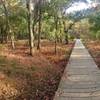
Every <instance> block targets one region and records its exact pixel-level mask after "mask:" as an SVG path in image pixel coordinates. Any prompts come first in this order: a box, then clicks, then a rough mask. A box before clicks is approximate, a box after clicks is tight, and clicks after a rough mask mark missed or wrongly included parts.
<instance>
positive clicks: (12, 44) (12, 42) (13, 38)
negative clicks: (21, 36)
mask: <svg viewBox="0 0 100 100" xmlns="http://www.w3.org/2000/svg"><path fill="white" fill-rule="evenodd" d="M11 46H12V49H15V37H14V33H12V34H11Z"/></svg>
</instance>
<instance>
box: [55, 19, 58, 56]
mask: <svg viewBox="0 0 100 100" xmlns="http://www.w3.org/2000/svg"><path fill="white" fill-rule="evenodd" d="M55 29H56V32H55V54H57V30H58V18H55Z"/></svg>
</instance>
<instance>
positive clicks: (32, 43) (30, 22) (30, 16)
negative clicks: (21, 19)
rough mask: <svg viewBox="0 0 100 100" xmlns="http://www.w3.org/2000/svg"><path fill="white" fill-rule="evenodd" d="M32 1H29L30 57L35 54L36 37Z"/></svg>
mask: <svg viewBox="0 0 100 100" xmlns="http://www.w3.org/2000/svg"><path fill="white" fill-rule="evenodd" d="M31 3H32V1H31V0H27V10H28V32H29V46H30V55H31V56H33V54H34V35H33V16H32V13H33V12H32V8H31Z"/></svg>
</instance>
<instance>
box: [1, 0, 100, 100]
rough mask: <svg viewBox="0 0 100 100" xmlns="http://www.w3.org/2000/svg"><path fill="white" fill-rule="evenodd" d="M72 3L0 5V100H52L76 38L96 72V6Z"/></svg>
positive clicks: (99, 23)
mask: <svg viewBox="0 0 100 100" xmlns="http://www.w3.org/2000/svg"><path fill="white" fill-rule="evenodd" d="M77 1H78V0H76V2H77ZM71 2H72V0H0V100H53V97H54V94H55V91H56V90H57V88H58V84H59V82H60V79H61V77H62V75H63V72H64V69H65V67H66V65H67V63H68V60H69V57H70V54H71V51H72V49H73V47H74V44H75V39H77V38H81V39H82V41H83V42H84V44H85V45H86V47H87V48H88V50H89V52H90V53H91V55H92V56H93V58H94V59H95V61H96V63H97V65H98V67H99V68H100V5H96V6H93V7H91V8H88V9H85V10H81V11H77V12H74V13H69V14H67V13H66V9H68V7H69V5H70V3H71Z"/></svg>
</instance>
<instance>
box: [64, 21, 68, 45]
mask: <svg viewBox="0 0 100 100" xmlns="http://www.w3.org/2000/svg"><path fill="white" fill-rule="evenodd" d="M63 25H64V32H65V41H66V44H68V42H69V41H68V29H67V28H66V23H65V21H63Z"/></svg>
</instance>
